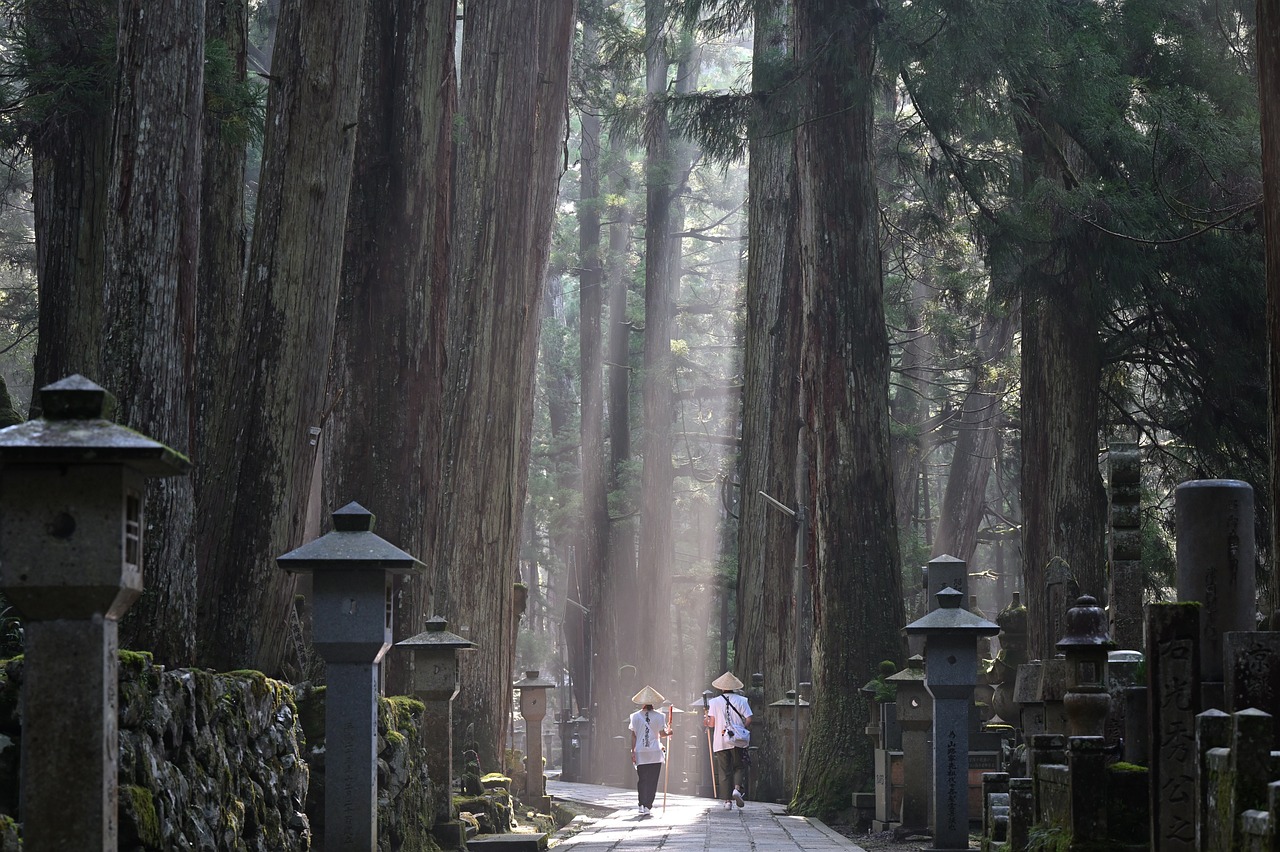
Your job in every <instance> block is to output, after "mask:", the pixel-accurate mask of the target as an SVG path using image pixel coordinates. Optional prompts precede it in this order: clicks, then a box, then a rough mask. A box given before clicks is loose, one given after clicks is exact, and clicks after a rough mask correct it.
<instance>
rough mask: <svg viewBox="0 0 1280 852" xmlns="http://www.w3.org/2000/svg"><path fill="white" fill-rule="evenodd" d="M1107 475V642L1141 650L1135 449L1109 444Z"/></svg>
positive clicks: (1139, 476)
mask: <svg viewBox="0 0 1280 852" xmlns="http://www.w3.org/2000/svg"><path fill="white" fill-rule="evenodd" d="M1107 460H1108V471H1109V474H1110V479H1111V482H1110V486H1111V487H1110V489H1109V494H1108V496H1109V498H1110V508H1111V511H1110V520H1111V539H1110V541H1109V542H1108V550H1109V551H1110V554H1109V555H1110V557H1111V592H1110V595H1109V596H1108V601H1109V603H1110V618H1111V630H1110V633H1111V638H1112V639H1113V640H1114V641H1115V643H1116V646H1117V647H1119V648H1125V649H1129V650H1136V649H1138V648H1141V647H1142V562H1141V560H1142V531H1141V529H1140V526H1141V522H1142V506H1141V502H1140V499H1141V496H1142V465H1141V456H1140V455H1139V454H1138V445H1137V444H1134V443H1127V442H1126V443H1119V442H1117V443H1113V444H1111V445H1110V447H1109V451H1108V453H1107Z"/></svg>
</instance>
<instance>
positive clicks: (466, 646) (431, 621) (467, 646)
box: [396, 615, 476, 651]
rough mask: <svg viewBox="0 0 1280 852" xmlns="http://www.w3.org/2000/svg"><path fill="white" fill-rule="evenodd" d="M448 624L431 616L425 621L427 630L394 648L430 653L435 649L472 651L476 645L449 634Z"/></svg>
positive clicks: (456, 635)
mask: <svg viewBox="0 0 1280 852" xmlns="http://www.w3.org/2000/svg"><path fill="white" fill-rule="evenodd" d="M448 626H449V622H448V621H446V620H445V619H444V618H442V617H441V616H438V615H433V616H431V618H428V619H427V629H426V630H424V631H423V632H421V633H419V634H418V635H416V636H410V637H409V638H408V639H402V640H401V641H399V642H397V643H396V647H397V648H399V647H406V648H409V649H410V650H416V649H418V648H421V649H423V650H424V651H430V650H433V649H436V648H439V649H442V650H445V649H454V650H458V651H474V650H475V649H476V643H475V642H472V641H471V640H470V639H464V638H463V637H461V636H459V635H458V634H457V633H450V632H449V631H448V630H447V629H446V628H448Z"/></svg>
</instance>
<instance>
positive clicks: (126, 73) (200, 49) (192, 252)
mask: <svg viewBox="0 0 1280 852" xmlns="http://www.w3.org/2000/svg"><path fill="white" fill-rule="evenodd" d="M204 24H205V21H204V0H191V2H186V3H179V4H173V5H165V6H161V7H155V6H152V5H150V4H147V3H146V2H145V0H121V3H120V31H119V38H118V42H117V44H118V47H117V68H118V75H119V76H118V78H117V80H116V87H115V91H116V97H115V117H116V118H115V133H114V138H113V143H112V150H113V157H112V165H111V183H110V187H109V189H108V193H107V195H108V209H109V210H110V211H111V218H110V219H109V225H108V230H107V241H106V269H105V275H104V285H105V287H104V289H105V293H106V329H105V332H104V335H103V337H104V344H105V347H104V349H103V355H102V361H103V368H104V373H103V377H104V381H103V384H104V385H105V386H106V387H107V388H109V389H110V390H111V391H112V392H113V393H115V395H116V399H117V402H118V405H119V408H118V417H119V420H120V422H121V423H124V424H125V425H127V426H130V427H132V428H134V429H137V430H138V431H140V432H143V433H144V434H147V435H150V436H151V437H153V438H155V439H156V440H158V441H160V442H162V443H165V444H168V445H169V446H170V447H172V448H173V449H175V450H177V451H178V452H181V453H190V452H191V446H192V438H193V434H192V433H193V427H194V417H193V413H194V403H195V400H194V398H193V395H192V394H191V391H190V388H191V384H192V380H193V379H194V360H195V342H196V313H195V311H196V277H197V273H198V269H199V253H200V181H201V168H202V167H201V160H202V154H203V137H202V125H203V102H204V97H203V95H204V92H203V89H204ZM145 511H146V521H147V523H146V526H147V528H148V529H149V530H151V533H150V534H149V535H148V536H147V537H146V540H145V548H146V553H145V560H146V562H145V565H146V569H145V570H146V575H145V591H144V593H143V595H142V597H141V598H140V599H139V600H138V602H137V603H136V604H134V605H133V608H132V609H131V610H130V612H129V614H128V616H127V617H126V619H125V621H124V623H123V624H122V625H121V630H120V642H121V644H122V646H126V647H132V648H138V649H140V650H148V651H151V652H152V653H153V654H154V655H155V658H156V661H157V662H160V663H163V664H165V665H168V666H189V665H191V664H192V663H193V662H194V661H195V630H194V621H195V619H194V615H195V604H196V573H195V558H194V554H193V552H192V545H193V541H192V535H193V523H194V513H195V497H194V489H193V486H192V482H191V479H190V477H187V476H179V477H166V478H162V479H154V480H152V481H151V482H149V483H148V484H147V494H146V509H145Z"/></svg>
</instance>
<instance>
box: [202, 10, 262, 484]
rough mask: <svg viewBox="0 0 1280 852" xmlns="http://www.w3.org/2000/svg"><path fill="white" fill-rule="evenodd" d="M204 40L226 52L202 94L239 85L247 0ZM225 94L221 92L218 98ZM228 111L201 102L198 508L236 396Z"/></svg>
mask: <svg viewBox="0 0 1280 852" xmlns="http://www.w3.org/2000/svg"><path fill="white" fill-rule="evenodd" d="M205 31H206V32H205V35H206V39H207V41H208V42H209V43H211V44H212V43H214V42H220V43H221V44H222V45H224V46H225V50H226V57H225V58H226V66H225V68H223V69H222V70H223V71H224V72H225V74H226V76H225V77H224V78H214V79H210V78H206V81H205V82H206V88H213V87H223V88H229V87H234V86H241V85H244V82H245V78H246V75H247V73H248V62H247V55H246V46H247V43H248V32H249V9H248V4H247V3H246V2H245V0H228V2H224V3H207V4H206V6H205ZM222 94H223V95H224V96H225V92H223V93H222ZM229 108H231V105H230V104H228V103H226V102H225V101H224V102H222V103H221V104H214V103H210V102H209V101H208V100H206V102H205V110H204V175H203V179H202V181H201V189H200V201H201V211H200V272H199V276H198V279H197V285H196V316H197V317H199V322H198V323H197V324H196V364H195V369H196V388H195V410H196V436H195V447H194V453H193V455H194V458H193V461H194V462H195V464H196V471H195V473H194V474H193V476H194V479H195V492H196V502H197V505H199V504H200V503H201V502H202V499H203V497H202V495H203V488H202V485H203V482H204V468H205V465H206V464H207V462H208V459H209V454H210V452H212V451H213V448H212V447H211V446H210V444H209V434H208V432H209V428H210V419H211V417H212V414H213V412H215V411H219V410H222V409H224V408H225V407H226V406H228V405H229V404H230V400H231V399H232V398H234V396H235V389H234V388H232V387H231V383H230V382H229V381H227V380H226V377H227V371H228V370H229V369H230V368H231V364H232V353H233V352H234V348H235V341H236V337H237V334H236V324H237V323H238V322H239V319H240V309H241V305H242V302H243V299H244V264H245V245H246V242H247V240H248V229H247V228H246V227H245V213H244V205H245V161H246V151H247V143H248V141H249V140H248V136H247V133H246V132H245V131H244V130H242V129H238V128H239V127H240V126H241V125H240V124H239V122H238V121H236V120H235V119H238V120H240V121H242V120H243V118H244V117H243V116H233V115H231V114H229V113H227V112H226V111H225V110H227V109H229Z"/></svg>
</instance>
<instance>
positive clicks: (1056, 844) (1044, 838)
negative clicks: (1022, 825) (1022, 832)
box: [1027, 825, 1071, 852]
mask: <svg viewBox="0 0 1280 852" xmlns="http://www.w3.org/2000/svg"><path fill="white" fill-rule="evenodd" d="M1070 848H1071V835H1069V834H1068V833H1067V832H1066V831H1064V830H1063V829H1062V828H1061V827H1059V826H1056V825H1052V826H1044V825H1033V826H1031V828H1030V830H1029V831H1028V832H1027V852H1067V850H1069V849H1070Z"/></svg>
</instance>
